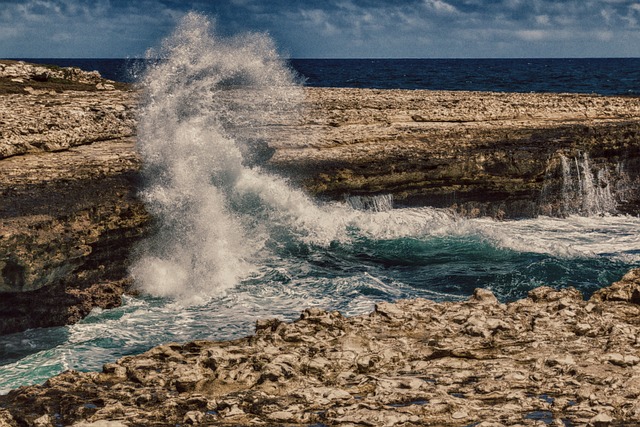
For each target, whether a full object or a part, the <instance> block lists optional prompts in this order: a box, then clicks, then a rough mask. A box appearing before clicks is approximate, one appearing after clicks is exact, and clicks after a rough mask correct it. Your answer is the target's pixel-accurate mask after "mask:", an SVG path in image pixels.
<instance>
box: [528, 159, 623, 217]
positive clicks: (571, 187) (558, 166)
mask: <svg viewBox="0 0 640 427" xmlns="http://www.w3.org/2000/svg"><path fill="white" fill-rule="evenodd" d="M621 168H622V166H621V165H617V166H616V170H615V171H614V172H615V173H612V172H611V170H610V169H609V166H608V165H606V164H604V165H594V164H592V162H591V159H590V157H589V155H588V154H587V153H581V154H580V155H578V156H574V157H568V156H565V155H564V154H562V153H560V154H558V156H557V158H556V159H555V160H554V161H552V162H551V163H550V167H549V173H548V174H547V177H546V178H545V186H544V188H543V190H542V195H541V203H540V206H541V209H540V210H541V213H542V214H544V215H548V216H561V217H566V216H569V215H580V216H596V215H603V214H613V213H616V212H617V210H618V196H620V195H622V194H623V193H624V192H623V191H621V190H620V189H617V188H614V187H616V184H615V182H616V178H615V177H623V176H624V172H623V171H621ZM614 174H615V177H614ZM618 181H619V183H620V182H622V181H621V179H618Z"/></svg>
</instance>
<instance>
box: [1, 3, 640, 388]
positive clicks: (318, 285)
mask: <svg viewBox="0 0 640 427" xmlns="http://www.w3.org/2000/svg"><path fill="white" fill-rule="evenodd" d="M212 33H213V31H212V30H211V28H210V24H209V22H208V21H207V19H206V18H204V17H202V16H199V15H195V14H191V15H188V16H187V17H186V18H185V19H184V21H183V22H182V23H181V25H180V26H179V27H178V28H177V29H176V30H175V33H174V34H173V35H172V36H171V37H169V38H168V39H167V40H165V42H164V43H163V45H162V47H160V48H159V49H158V50H156V51H154V52H152V53H150V56H149V58H147V59H146V60H145V64H146V66H145V67H144V70H140V69H136V70H134V71H132V73H133V72H135V73H138V82H139V84H140V86H141V88H142V89H143V90H144V91H145V96H144V100H143V106H142V107H141V111H140V125H139V130H138V140H139V150H140V153H141V155H142V156H143V158H144V164H145V170H144V174H145V182H146V184H145V186H144V188H143V190H142V192H141V197H142V198H143V200H144V201H145V203H146V204H147V207H148V209H149V211H150V212H151V213H152V214H153V215H154V216H155V217H156V218H157V219H158V224H159V226H158V230H157V233H156V234H155V235H153V236H151V237H150V238H149V239H148V240H147V241H145V242H143V243H142V244H141V245H140V246H139V247H138V248H137V249H136V255H135V259H134V263H133V267H132V274H133V275H134V277H135V279H136V283H137V286H138V288H139V289H140V290H142V295H141V296H140V297H125V303H124V305H123V306H122V307H119V308H116V309H112V310H105V311H103V310H95V311H94V312H92V314H91V315H90V316H89V317H87V318H86V319H84V320H83V321H81V322H80V323H78V324H75V325H71V326H66V327H58V328H48V329H37V330H29V331H26V332H23V333H18V334H13V335H8V336H3V337H0V392H7V391H8V390H10V389H12V388H15V387H18V386H20V385H24V384H34V383H41V382H43V381H44V380H45V379H46V378H48V377H50V376H52V375H54V374H57V373H59V372H61V371H63V370H66V369H78V370H99V369H100V368H101V366H102V364H104V363H106V362H109V361H113V360H115V359H117V358H118V357H120V356H123V355H128V354H136V353H140V352H143V351H145V350H147V349H149V348H150V347H152V346H154V345H157V344H160V343H166V342H169V341H188V340H194V339H216V340H217V339H229V338H235V337H240V336H244V335H248V334H251V333H252V331H253V325H254V323H255V321H256V320H257V319H259V318H269V317H279V318H283V319H295V318H296V317H297V316H298V315H299V313H300V311H301V310H303V309H304V308H306V307H311V306H315V307H321V308H325V309H337V310H340V311H341V312H343V313H344V314H346V315H355V314H360V313H366V312H369V311H371V310H372V309H373V307H374V304H375V303H376V302H379V301H393V300H397V299H400V298H413V297H425V298H431V299H435V300H440V301H442V300H460V299H464V298H467V297H468V296H469V295H470V294H471V293H472V292H473V289H474V288H476V287H483V288H488V289H491V290H492V291H493V292H494V293H495V294H496V295H497V296H498V297H499V298H500V299H501V300H502V301H510V300H514V299H517V298H521V297H523V296H526V294H527V292H528V291H529V290H531V289H533V288H535V287H537V286H540V285H549V286H554V287H558V288H561V287H566V286H574V287H576V288H578V289H579V290H581V291H582V292H583V293H584V294H585V295H589V294H591V293H592V292H593V291H594V290H596V289H598V288H600V287H602V286H605V285H608V284H610V283H611V282H613V281H615V280H618V279H619V278H620V277H621V276H622V275H623V274H624V273H625V272H626V271H628V270H629V269H630V268H631V267H634V266H640V238H639V237H638V232H637V231H638V227H639V226H640V219H639V218H637V217H629V216H616V215H611V214H610V211H611V209H612V206H611V203H613V202H612V199H611V197H610V194H609V195H603V194H599V193H597V192H593V191H592V192H583V193H581V194H580V196H581V197H583V198H585V200H584V202H583V203H578V204H576V203H574V202H575V200H573V199H572V203H571V204H569V203H567V209H570V205H571V206H573V205H580V206H583V207H585V206H586V207H588V209H586V208H583V209H578V208H576V209H574V210H568V211H565V212H564V213H565V214H568V215H567V216H566V217H564V218H551V217H544V216H540V217H538V218H534V219H528V220H519V221H505V222H496V221H494V220H491V219H486V218H484V219H465V218H460V217H457V216H455V215H453V214H452V213H450V212H448V211H445V210H438V209H433V208H427V207H425V208H411V209H394V208H393V200H392V199H391V198H390V197H379V198H376V199H361V198H352V199H349V200H347V201H345V202H344V203H338V202H334V203H320V202H318V201H315V200H313V199H310V198H309V197H307V196H306V195H305V194H304V193H303V192H302V191H300V190H299V189H296V188H294V187H292V186H291V185H289V183H288V182H287V180H286V178H285V177H279V176H276V175H273V174H271V173H268V172H266V171H264V170H261V169H260V168H259V167H257V166H249V165H248V164H247V162H245V161H244V156H245V155H246V154H244V153H247V152H250V151H251V149H252V142H253V141H255V140H257V139H259V138H260V135H261V133H262V132H265V131H267V130H268V129H269V127H270V126H274V125H277V124H281V123H285V122H287V121H288V120H292V119H295V117H296V115H297V114H298V113H299V109H298V105H299V104H300V102H301V100H302V96H304V94H303V91H302V89H301V86H300V84H299V80H300V78H299V73H302V74H304V75H305V76H307V77H308V80H307V84H310V83H311V84H317V85H329V86H332V85H337V86H345V85H354V86H364V87H389V86H388V85H391V86H393V85H396V84H398V83H397V82H398V81H399V80H402V79H400V77H397V78H396V77H394V78H391V77H390V73H391V74H393V72H396V71H397V70H398V69H403V68H404V69H405V71H403V72H404V73H405V75H404V77H403V79H404V81H413V80H416V79H423V80H421V83H419V84H418V83H416V82H415V81H413V82H412V83H402V84H400V86H402V87H405V86H404V85H405V84H407V85H409V86H410V85H423V84H424V85H426V86H424V87H429V88H434V89H474V90H489V89H491V90H522V91H530V90H545V91H548V90H552V91H583V87H584V86H580V85H583V84H584V79H583V81H582V82H580V83H579V84H577V83H575V84H574V83H572V81H573V80H574V79H569V78H567V79H565V80H564V81H565V82H568V83H566V84H564V85H562V84H560V83H558V82H547V83H546V85H544V84H543V83H544V82H542V80H543V79H542V78H540V77H539V76H536V77H535V79H534V78H533V77H527V78H529V79H530V80H536V81H538V82H541V84H543V87H541V88H540V89H539V88H538V87H537V86H535V85H534V86H531V85H529V86H527V85H524V86H519V85H518V84H515V83H508V80H509V79H510V78H511V77H507V76H508V75H512V74H513V71H512V69H509V72H506V74H505V71H504V70H506V69H508V68H509V67H511V66H514V65H513V64H516V65H515V66H517V67H526V66H527V65H525V62H523V61H524V60H516V61H514V62H511V61H510V60H504V61H496V60H488V61H487V62H483V60H478V61H476V60H473V61H470V62H467V61H444V62H437V61H436V62H433V61H432V60H425V61H420V60H419V61H413V60H412V61H411V64H413V65H411V67H417V68H419V67H420V66H422V65H424V64H429V67H431V69H434V68H435V69H438V68H440V67H442V66H444V65H445V64H452V65H451V66H452V67H454V68H455V67H457V68H464V67H466V68H467V70H466V73H467V75H468V76H469V77H468V78H467V79H466V80H460V83H458V84H457V85H456V84H455V82H453V81H448V82H446V83H441V86H438V85H436V87H431V86H428V85H427V83H425V82H426V81H427V80H424V79H425V78H424V75H422V74H419V73H418V74H416V76H418V77H411V71H408V70H407V68H406V65H407V62H405V61H392V60H384V61H379V62H376V61H373V62H374V63H378V64H384V67H382V66H381V68H376V67H377V66H374V67H366V64H367V63H368V62H366V61H355V62H353V64H360V65H357V67H355V66H354V67H347V68H348V70H346V71H345V69H344V67H342V66H340V65H339V64H345V63H350V61H346V62H340V61H337V62H334V61H320V62H317V61H301V62H297V63H296V62H294V66H295V67H296V69H297V70H298V72H297V73H296V72H295V71H292V69H291V68H290V63H289V62H287V61H284V60H282V59H281V58H279V57H278V56H277V54H276V53H275V52H276V49H275V46H274V45H273V43H272V41H271V40H269V39H268V38H267V37H265V36H264V35H242V36H238V37H236V38H232V39H219V38H216V37H215V36H213V35H212ZM158 58H162V60H161V61H158V60H157V59H158ZM74 61H76V62H75V65H78V64H79V63H78V62H77V61H79V60H74ZM87 61H89V60H87ZM545 61H546V60H541V62H538V61H536V60H532V61H531V63H532V64H537V65H535V66H536V67H543V68H545V67H546V65H544V64H545V63H547V62H545ZM572 61H573V60H572ZM590 61H591V60H585V61H578V62H579V63H580V64H581V65H580V67H578V68H580V69H581V71H580V73H587V74H590V75H600V74H607V73H609V72H610V71H609V70H612V69H613V68H615V67H613V68H611V67H609V66H608V64H609V63H608V62H607V61H604V62H602V61H599V60H598V61H593V62H590ZM622 61H623V63H624V64H626V65H625V66H629V67H635V70H636V71H635V74H634V73H629V74H630V75H631V77H630V78H631V79H634V78H635V79H636V80H635V82H636V83H635V84H634V85H633V87H631V86H625V84H623V83H622V80H621V79H623V77H621V76H622V75H626V74H625V73H620V70H618V71H617V73H618V74H616V76H617V77H611V78H612V79H614V82H613V83H606V82H609V80H607V79H605V80H600V83H591V85H592V86H589V87H588V88H587V89H584V91H589V92H597V93H637V92H635V91H637V90H638V87H639V86H638V84H637V79H638V72H637V70H638V61H637V60H622ZM47 62H51V61H47ZM98 62H100V61H98ZM482 63H484V64H485V68H486V67H489V65H490V64H494V65H495V64H498V65H495V66H496V67H498V66H499V67H502V68H501V69H502V70H503V71H502V72H500V71H496V70H497V69H494V71H493V72H496V73H499V74H500V73H502V74H500V75H501V76H502V77H501V78H497V77H496V78H490V77H487V76H488V75H487V74H486V73H485V74H482V73H481V72H480V71H479V68H478V65H477V64H482ZM548 63H549V64H560V65H559V66H560V68H562V69H565V70H567V69H569V68H571V67H569V66H567V64H566V63H563V61H558V62H556V61H555V60H550V61H548ZM121 64H126V61H122V62H121ZM416 64H418V65H416ZM465 64H466V65H465ZM510 64H511V65H510ZM589 64H591V65H589ZM634 64H635V65H634ZM61 65H69V64H61ZM72 65H73V64H72ZM304 67H307V68H304ZM358 67H360V68H358ZM89 68H99V67H97V66H94V65H91V66H90V67H89ZM365 68H366V72H365V71H364V69H365ZM489 68H490V67H489ZM354 69H359V70H360V71H358V72H359V73H361V76H360V77H358V78H357V79H356V80H353V81H350V84H349V82H347V80H348V79H351V77H349V78H347V77H345V76H344V75H343V74H345V73H346V74H351V75H353V73H354V71H353V70H354ZM387 69H391V70H392V72H387V71H385V70H387ZM375 70H378V71H377V72H376V71H375ZM393 70H396V71H393ZM101 71H104V70H101ZM485 71H486V70H485ZM611 72H613V71H611ZM376 73H377V74H376ZM441 73H442V72H441ZM356 74H357V73H356ZM444 74H447V73H444ZM534 74H535V73H534ZM614 74H615V73H614ZM105 75H108V74H107V73H105ZM420 76H422V77H420ZM624 78H626V77H624ZM345 79H347V80H345ZM483 79H484V80H486V81H487V83H483V85H481V86H473V85H467V84H466V83H465V82H467V81H469V82H474V81H475V82H477V81H481V80H483ZM391 81H394V82H395V83H390V82H391ZM605 81H606V82H605ZM335 82H343V83H342V84H339V83H335ZM436 83H437V82H436ZM434 84H435V83H434ZM449 85H451V86H449ZM394 87H395V86H394ZM411 87H415V86H411ZM420 87H423V86H420ZM570 161H573V162H574V163H575V162H578V161H582V162H585V161H587V159H568V160H567V163H568V164H569V162H570ZM583 170H584V168H583ZM585 173H586V172H585ZM566 175H567V183H566V184H567V187H572V186H574V183H572V182H571V181H572V179H573V178H572V176H574V175H576V173H575V171H574V172H572V170H571V169H570V168H569V166H567V174H566ZM575 179H580V180H581V182H582V181H585V179H586V176H582V177H581V178H580V177H576V178H575ZM600 188H602V185H601V186H600ZM567 191H568V190H567ZM572 191H573V190H572ZM574 193H575V191H574ZM573 198H575V194H574V196H573ZM589 198H592V199H593V200H586V199H589ZM605 202H606V203H605Z"/></svg>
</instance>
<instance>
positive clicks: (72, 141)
mask: <svg viewBox="0 0 640 427" xmlns="http://www.w3.org/2000/svg"><path fill="white" fill-rule="evenodd" d="M1 65H2V63H1V62H0V76H2V75H9V74H12V75H20V76H23V77H24V76H28V75H30V74H29V73H31V72H32V69H31V68H30V66H29V65H28V64H20V63H16V64H14V65H13V66H10V67H4V68H2V66H1ZM2 73H4V74H2ZM20 73H22V74H20ZM69 73H70V74H69V76H70V78H73V79H80V80H81V81H92V82H93V85H95V84H96V82H98V81H101V80H100V78H99V75H95V74H92V73H90V74H89V75H87V76H85V75H84V74H82V73H76V72H75V71H70V72H69ZM40 75H42V74H40ZM0 78H1V77H0ZM25 78H26V77H25ZM25 81H26V80H25ZM0 86H1V85H0ZM136 103H137V101H136V97H135V94H134V93H133V92H129V91H121V90H114V91H110V92H108V93H106V92H104V93H102V92H101V93H97V92H93V93H88V92H86V91H85V92H74V91H65V92H62V93H55V94H53V95H51V94H50V93H49V92H48V91H47V92H46V93H45V92H42V91H41V90H36V89H34V92H33V94H26V95H25V94H9V95H0V121H2V123H3V125H2V132H1V133H0V200H2V202H1V203H0V312H1V313H2V316H0V334H5V333H10V332H16V331H20V330H24V329H28V328H34V327H48V326H56V325H64V324H67V323H73V322H77V321H78V320H80V319H82V318H83V317H84V316H86V315H87V314H88V313H89V312H90V311H91V309H92V308H94V307H101V308H105V309H106V308H113V307H115V306H117V305H119V304H120V303H121V297H122V294H123V293H124V292H127V291H128V289H129V288H130V286H131V283H132V282H131V280H130V279H129V278H128V273H127V269H128V258H129V250H130V248H131V246H132V245H133V244H134V243H135V242H136V241H138V240H139V239H140V238H141V237H142V236H143V235H144V234H145V233H146V229H147V226H148V224H149V216H148V214H147V213H146V211H145V209H144V206H143V205H142V203H141V202H140V201H139V200H138V198H137V191H138V189H137V182H138V181H139V179H140V178H139V172H138V171H139V167H140V159H139V157H138V155H137V153H136V151H135V147H134V144H135V141H134V140H133V139H132V138H131V136H132V135H133V134H134V132H135V114H134V110H135V108H136ZM34 301H38V304H34Z"/></svg>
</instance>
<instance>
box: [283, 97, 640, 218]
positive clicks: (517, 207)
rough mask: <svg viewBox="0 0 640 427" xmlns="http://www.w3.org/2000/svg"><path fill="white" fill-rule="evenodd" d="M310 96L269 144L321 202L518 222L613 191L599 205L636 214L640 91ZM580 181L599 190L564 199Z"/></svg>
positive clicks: (562, 211)
mask: <svg viewBox="0 0 640 427" xmlns="http://www.w3.org/2000/svg"><path fill="white" fill-rule="evenodd" d="M307 97H308V105H307V110H306V113H305V118H304V120H303V121H304V126H303V128H304V132H299V133H298V135H300V137H299V138H291V137H287V136H286V135H282V136H281V137H280V138H276V139H274V140H273V141H271V145H272V146H273V147H274V148H276V149H277V150H276V152H275V155H274V156H273V157H272V159H271V164H272V165H274V166H276V167H278V168H280V170H282V171H284V173H287V174H290V175H292V176H296V177H298V179H300V180H301V182H303V183H304V185H305V186H306V187H307V188H308V189H309V191H311V192H312V193H314V194H316V195H318V196H320V197H330V198H337V199H341V198H344V197H345V196H346V195H365V196H369V195H378V194H392V195H393V196H394V199H395V201H396V204H397V205H400V206H403V205H404V206H407V205H430V206H437V207H451V208H454V209H456V210H457V211H459V212H461V213H463V214H465V215H473V216H476V215H489V216H494V217H501V218H518V217H532V216H536V215H538V214H547V215H549V214H551V215H566V214H569V213H586V214H589V213H593V209H594V208H593V207H590V206H582V205H581V202H582V201H583V200H584V199H585V198H589V197H592V198H593V197H594V196H595V197H597V196H598V194H596V193H598V192H599V194H600V195H602V194H603V193H604V192H606V191H610V192H612V193H615V194H616V196H615V197H614V198H615V200H612V203H610V205H611V206H610V207H609V208H608V209H602V211H606V210H610V211H618V212H626V213H632V214H637V213H638V212H639V211H640V209H639V208H640V192H638V189H639V188H640V100H638V99H637V98H631V97H629V98H624V97H603V96H596V95H576V94H522V93H480V92H439V91H412V90H367V89H319V88H313V89H312V88H309V89H307ZM284 131H285V132H290V131H289V129H285V130H284ZM563 159H565V160H568V161H569V162H570V163H571V168H570V170H569V171H567V170H566V169H567V166H566V165H565V167H564V169H563ZM583 178H585V179H586V180H590V181H592V182H593V183H594V186H595V187H597V188H599V189H601V190H597V189H595V188H593V187H591V188H586V187H584V186H582V187H579V188H574V189H571V192H572V193H571V194H569V195H567V194H565V195H564V196H563V195H562V194H561V193H562V189H563V188H564V189H565V190H566V189H567V188H568V187H570V186H571V184H572V183H571V182H567V181H570V180H573V181H575V183H577V182H578V181H585V180H584V179H583ZM605 189H606V190H605ZM563 197H564V199H565V200H563ZM567 199H568V200H567ZM590 211H591V212H590Z"/></svg>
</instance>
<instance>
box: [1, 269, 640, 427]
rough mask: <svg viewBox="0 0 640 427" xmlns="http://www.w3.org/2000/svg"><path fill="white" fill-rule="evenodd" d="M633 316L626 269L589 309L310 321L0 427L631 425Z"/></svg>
mask: <svg viewBox="0 0 640 427" xmlns="http://www.w3.org/2000/svg"><path fill="white" fill-rule="evenodd" d="M639 301H640V270H632V271H631V272H630V273H628V274H627V275H626V276H625V277H624V278H623V279H622V280H621V281H620V282H618V283H616V284H614V285H613V286H612V287H610V288H605V289H603V290H601V291H599V292H597V293H596V294H594V296H593V297H592V298H591V299H590V300H588V301H585V300H583V298H582V296H581V295H580V293H579V292H577V291H576V290H575V289H572V288H568V289H564V290H559V291H558V290H553V289H551V288H547V287H540V288H537V289H535V290H533V291H532V292H530V294H529V297H528V298H526V299H522V300H519V301H515V302H512V303H509V304H500V303H499V302H498V300H497V299H496V298H495V297H494V296H493V294H492V293H491V292H490V291H487V290H482V289H478V290H476V291H475V293H474V295H473V296H472V297H471V298H470V299H469V300H467V301H464V302H455V303H453V302H450V303H435V302H432V301H429V300H424V299H416V300H408V301H398V302H396V303H381V304H379V305H377V307H376V309H375V311H374V312H373V313H371V314H369V315H363V316H357V317H352V318H346V317H343V316H342V315H340V313H338V312H326V311H323V310H321V309H316V308H312V309H307V310H305V311H304V312H303V313H302V314H301V316H300V319H299V320H298V321H296V322H293V323H285V322H282V321H280V320H277V319H267V320H260V321H258V322H257V323H256V332H255V335H253V336H250V337H247V338H243V339H239V340H235V341H228V342H207V341H197V342H190V343H186V344H177V343H170V344H166V345H162V346H159V347H156V348H153V349H152V350H149V351H148V352H146V353H144V354H141V355H139V356H130V357H125V358H122V359H120V360H119V361H117V362H115V363H110V364H106V365H105V366H104V369H103V371H102V372H100V373H97V372H95V373H78V372H65V373H63V374H61V375H59V376H57V377H54V378H51V379H50V380H49V381H47V382H46V383H45V384H44V385H43V386H31V387H22V388H20V389H18V390H15V391H12V392H11V393H9V394H8V395H6V396H0V408H3V409H0V425H3V426H18V425H39V426H53V425H75V426H81V425H82V426H88V425H93V426H103V425H105V426H116V425H117V426H123V425H124V426H127V425H178V424H180V425H227V426H249V425H265V426H283V425H286V426H294V425H300V426H302V425H304V426H309V425H314V426H323V425H327V426H405V427H408V426H423V425H437V426H470V425H473V426H480V427H498V426H516V425H519V426H541V425H553V426H566V425H573V426H586V425H589V426H610V425H636V424H637V423H640V401H639V400H638V397H639V396H640V357H639V355H640V341H639V340H638V337H639V336H640V320H639V319H640V305H638V302H639ZM101 420H106V421H108V422H109V423H103V424H101V423H100V421H101Z"/></svg>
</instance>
